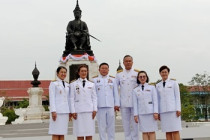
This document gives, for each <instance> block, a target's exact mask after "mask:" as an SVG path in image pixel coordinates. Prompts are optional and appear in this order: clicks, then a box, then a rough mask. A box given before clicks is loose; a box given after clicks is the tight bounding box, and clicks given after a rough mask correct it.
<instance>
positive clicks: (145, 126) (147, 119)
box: [139, 114, 158, 132]
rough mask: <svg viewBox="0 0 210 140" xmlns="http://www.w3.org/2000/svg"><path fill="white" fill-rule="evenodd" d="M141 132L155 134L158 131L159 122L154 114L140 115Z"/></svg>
mask: <svg viewBox="0 0 210 140" xmlns="http://www.w3.org/2000/svg"><path fill="white" fill-rule="evenodd" d="M139 130H140V131H141V132H154V131H157V130H158V125H157V120H155V119H154V117H153V114H144V115H139Z"/></svg>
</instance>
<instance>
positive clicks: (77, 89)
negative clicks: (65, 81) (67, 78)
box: [76, 85, 79, 94]
mask: <svg viewBox="0 0 210 140" xmlns="http://www.w3.org/2000/svg"><path fill="white" fill-rule="evenodd" d="M76 92H77V94H79V86H78V85H77V86H76Z"/></svg>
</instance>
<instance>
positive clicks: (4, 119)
mask: <svg viewBox="0 0 210 140" xmlns="http://www.w3.org/2000/svg"><path fill="white" fill-rule="evenodd" d="M7 120H8V117H5V116H3V115H2V114H1V113H0V125H5V124H6V122H7Z"/></svg>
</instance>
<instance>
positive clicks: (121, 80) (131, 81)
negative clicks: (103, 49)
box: [116, 55, 139, 140]
mask: <svg viewBox="0 0 210 140" xmlns="http://www.w3.org/2000/svg"><path fill="white" fill-rule="evenodd" d="M123 64H124V66H125V69H124V70H119V71H118V72H117V75H116V82H117V85H118V86H119V87H120V109H121V115H122V122H123V128H124V133H125V140H139V134H138V124H137V123H135V121H134V117H133V114H134V112H133V101H132V91H133V89H134V88H135V87H137V74H138V71H137V70H133V69H132V66H133V58H132V57H131V56H130V55H126V56H124V58H123Z"/></svg>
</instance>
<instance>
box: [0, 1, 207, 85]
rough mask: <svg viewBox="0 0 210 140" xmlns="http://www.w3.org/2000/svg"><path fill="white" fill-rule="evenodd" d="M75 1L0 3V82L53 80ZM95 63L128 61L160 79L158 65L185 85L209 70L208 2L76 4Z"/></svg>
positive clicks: (114, 65) (113, 64)
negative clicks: (37, 73)
mask: <svg viewBox="0 0 210 140" xmlns="http://www.w3.org/2000/svg"><path fill="white" fill-rule="evenodd" d="M75 5H76V0H0V47H1V51H0V64H1V70H0V80H32V79H33V78H32V75H31V72H32V70H33V69H34V63H35V61H36V62H37V67H38V69H39V71H40V76H39V79H45V80H51V79H54V74H55V73H54V72H55V69H56V68H57V66H58V64H59V63H58V60H59V58H60V57H61V55H62V52H63V50H64V45H65V32H66V26H67V24H68V22H69V21H70V20H73V19H74V16H73V10H74V8H75ZM79 5H80V8H81V9H82V20H83V21H85V22H86V23H87V25H88V27H89V32H90V33H91V34H92V35H94V36H96V37H97V38H99V39H100V40H102V42H97V41H96V40H93V39H91V46H92V50H93V51H94V54H95V56H96V58H97V60H98V63H99V64H100V63H101V62H107V63H109V64H110V74H111V75H115V74H116V69H117V67H118V63H119V60H121V61H122V58H123V56H124V55H126V54H130V55H132V56H133V58H134V66H133V68H136V69H140V70H145V71H147V73H148V75H149V77H150V79H151V82H154V81H157V80H158V79H160V76H159V73H158V69H159V67H160V66H161V65H168V66H169V67H170V68H171V73H170V77H171V78H175V79H177V81H178V82H179V83H184V84H187V83H188V82H189V81H190V80H191V78H192V77H193V76H194V75H195V74H196V73H203V72H204V71H207V72H209V71H210V39H209V38H210V8H209V7H210V1H209V0H79Z"/></svg>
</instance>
